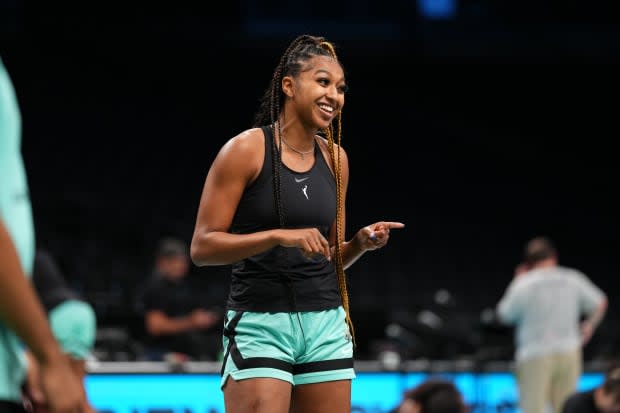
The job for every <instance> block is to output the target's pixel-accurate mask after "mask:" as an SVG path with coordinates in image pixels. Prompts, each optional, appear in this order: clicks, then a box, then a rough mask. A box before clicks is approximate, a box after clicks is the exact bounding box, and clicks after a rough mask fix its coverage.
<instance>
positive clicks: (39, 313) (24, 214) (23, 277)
mask: <svg viewBox="0 0 620 413" xmlns="http://www.w3.org/2000/svg"><path fill="white" fill-rule="evenodd" d="M34 250H35V233H34V225H33V219H32V209H31V204H30V199H29V195H28V182H27V177H26V172H25V167H24V162H23V159H22V155H21V113H20V110H19V105H18V103H17V97H16V93H15V90H14V88H13V84H12V82H11V78H10V77H9V74H8V72H7V71H6V69H5V67H4V64H3V62H2V60H1V59H0V411H1V412H3V413H14V412H25V409H24V404H23V401H22V390H21V386H22V384H23V383H24V379H25V368H26V366H25V355H24V350H23V345H25V346H26V347H27V348H28V349H29V350H30V351H31V352H32V355H33V357H34V358H35V359H36V360H37V361H38V363H39V365H40V366H41V370H40V380H41V385H42V390H43V393H44V395H45V399H46V405H47V406H46V407H47V408H48V410H49V411H50V412H52V413H76V412H79V413H81V412H82V411H83V408H82V406H83V405H84V394H83V392H82V390H81V387H80V383H79V382H78V381H77V379H76V378H75V376H74V375H73V373H72V371H71V369H70V366H69V364H68V362H67V360H66V358H65V356H64V355H63V353H62V351H61V348H60V346H59V344H58V342H57V341H56V339H55V338H54V336H53V335H52V331H51V328H50V326H49V324H48V322H47V317H46V314H45V311H44V309H43V306H42V305H41V302H40V301H39V299H38V297H37V295H36V292H35V291H34V288H33V287H32V285H31V284H30V282H29V280H28V277H29V276H30V274H31V272H32V267H33V259H34ZM22 342H23V344H22Z"/></svg>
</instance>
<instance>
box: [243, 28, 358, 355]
mask: <svg viewBox="0 0 620 413" xmlns="http://www.w3.org/2000/svg"><path fill="white" fill-rule="evenodd" d="M315 56H329V57H331V58H333V59H334V60H335V61H337V62H338V56H337V55H336V50H335V48H334V45H333V44H332V43H330V42H328V41H327V40H325V38H323V37H317V36H311V35H307V34H304V35H301V36H298V37H297V38H295V39H294V40H293V41H292V42H291V43H290V45H289V46H288V48H287V49H286V51H285V52H284V54H283V55H282V57H281V58H280V62H279V63H278V65H277V66H276V69H275V71H274V73H273V77H272V78H271V82H270V84H269V87H268V88H267V89H266V90H265V94H264V95H263V97H262V99H261V104H260V107H259V109H258V112H257V113H256V116H255V118H254V126H255V127H260V126H263V125H270V127H271V128H272V131H273V132H274V133H273V135H274V136H276V134H275V130H274V129H275V128H276V127H277V132H278V134H277V136H282V129H281V126H280V122H279V121H278V119H279V118H280V116H281V114H282V112H283V110H284V102H285V98H286V97H285V95H284V92H283V91H282V79H283V78H284V77H285V76H292V77H295V76H297V75H298V74H299V73H300V72H301V71H302V70H304V68H305V65H304V63H306V62H307V61H308V60H310V59H311V58H313V57H315ZM339 63H340V62H339ZM340 65H341V66H342V63H340ZM335 123H336V125H334V122H333V121H332V123H331V124H330V125H329V127H327V128H326V129H325V130H323V131H322V132H323V133H324V134H325V136H326V137H327V142H328V149H329V154H330V158H331V162H332V168H333V170H334V174H335V179H336V197H337V209H336V211H337V212H336V245H335V250H336V251H335V252H336V254H335V264H336V276H337V277H338V287H339V290H340V297H341V299H342V305H343V307H344V310H345V314H346V322H347V324H348V326H349V330H350V332H351V336H352V338H353V343H354V344H355V332H354V329H353V323H352V321H351V314H350V310H349V293H348V290H347V283H346V275H345V272H344V263H343V259H342V242H344V230H345V228H343V224H344V193H343V191H344V189H343V187H342V173H341V164H340V150H338V151H336V143H337V147H338V148H340V145H341V138H342V110H341V111H340V112H339V113H338V116H337V118H336V122H335ZM271 151H272V157H271V159H272V169H273V191H274V202H275V208H276V211H277V212H278V217H279V220H280V226H281V227H284V225H285V222H286V220H285V211H284V209H283V205H282V198H281V186H280V177H281V174H280V172H281V168H282V139H280V140H279V143H278V144H276V141H275V139H274V140H273V144H272V146H271Z"/></svg>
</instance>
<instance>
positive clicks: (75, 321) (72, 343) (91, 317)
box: [49, 300, 97, 360]
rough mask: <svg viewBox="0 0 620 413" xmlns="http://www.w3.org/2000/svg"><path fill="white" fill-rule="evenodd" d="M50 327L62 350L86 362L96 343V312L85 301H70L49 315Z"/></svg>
mask: <svg viewBox="0 0 620 413" xmlns="http://www.w3.org/2000/svg"><path fill="white" fill-rule="evenodd" d="M49 320H50V326H51V328H52V332H53V333H54V337H56V340H58V343H59V344H60V347H61V348H62V350H63V351H64V352H65V353H67V354H69V355H70V356H71V357H73V358H75V359H79V360H84V359H86V357H87V356H88V355H89V354H90V352H91V350H92V348H93V346H94V343H95V332H96V324H97V322H96V318H95V311H94V310H93V308H92V307H91V306H90V304H88V303H86V302H84V301H78V300H69V301H65V302H64V303H62V304H59V305H57V306H56V307H54V308H53V309H52V310H51V311H50V313H49Z"/></svg>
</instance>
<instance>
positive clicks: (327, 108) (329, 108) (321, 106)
mask: <svg viewBox="0 0 620 413" xmlns="http://www.w3.org/2000/svg"><path fill="white" fill-rule="evenodd" d="M319 107H320V108H321V109H323V110H326V111H328V112H333V111H334V108H332V107H331V106H327V105H319Z"/></svg>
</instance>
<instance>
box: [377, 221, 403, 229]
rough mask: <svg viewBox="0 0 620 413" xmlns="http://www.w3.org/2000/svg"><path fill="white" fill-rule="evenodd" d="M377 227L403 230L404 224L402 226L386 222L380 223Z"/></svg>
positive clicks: (400, 223) (398, 223) (397, 223)
mask: <svg viewBox="0 0 620 413" xmlns="http://www.w3.org/2000/svg"><path fill="white" fill-rule="evenodd" d="M378 226H381V227H385V228H388V229H397V228H404V227H405V224H403V223H402V222H393V221H387V222H380V223H379V225H378Z"/></svg>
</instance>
